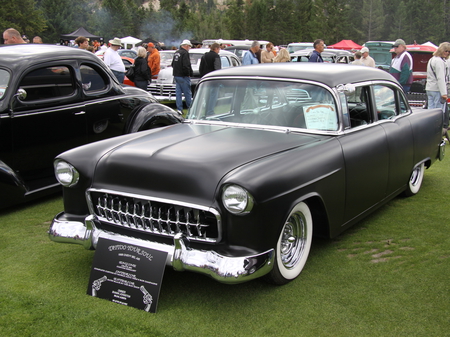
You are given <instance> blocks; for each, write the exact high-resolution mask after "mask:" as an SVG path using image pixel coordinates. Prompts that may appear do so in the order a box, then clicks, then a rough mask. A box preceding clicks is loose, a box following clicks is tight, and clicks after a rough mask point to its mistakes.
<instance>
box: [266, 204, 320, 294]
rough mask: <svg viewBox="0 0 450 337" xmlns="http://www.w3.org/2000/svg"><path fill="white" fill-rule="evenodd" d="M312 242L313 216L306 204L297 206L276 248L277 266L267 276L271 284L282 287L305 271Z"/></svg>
mask: <svg viewBox="0 0 450 337" xmlns="http://www.w3.org/2000/svg"><path fill="white" fill-rule="evenodd" d="M311 242H312V216H311V211H310V210H309V207H308V205H307V204H305V203H304V202H301V203H299V204H297V205H296V206H295V207H294V208H293V209H292V211H291V213H290V214H289V216H288V218H287V220H286V222H285V224H284V225H283V228H282V229H281V233H280V236H279V238H278V242H277V247H276V257H275V265H274V266H273V269H272V271H271V272H270V273H269V274H267V280H268V281H269V282H271V283H274V284H278V285H282V284H286V283H288V282H290V281H292V280H293V279H295V278H296V277H297V276H298V275H299V274H300V273H301V271H302V270H303V267H304V266H305V263H306V260H307V259H308V255H309V251H310V249H311Z"/></svg>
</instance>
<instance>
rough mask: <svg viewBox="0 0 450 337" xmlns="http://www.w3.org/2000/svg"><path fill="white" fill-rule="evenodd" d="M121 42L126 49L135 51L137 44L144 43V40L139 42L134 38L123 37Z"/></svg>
mask: <svg viewBox="0 0 450 337" xmlns="http://www.w3.org/2000/svg"><path fill="white" fill-rule="evenodd" d="M120 41H121V42H122V45H123V47H124V48H125V49H134V48H136V44H138V43H139V42H142V40H139V39H137V38H135V37H132V36H127V37H123V38H121V39H120Z"/></svg>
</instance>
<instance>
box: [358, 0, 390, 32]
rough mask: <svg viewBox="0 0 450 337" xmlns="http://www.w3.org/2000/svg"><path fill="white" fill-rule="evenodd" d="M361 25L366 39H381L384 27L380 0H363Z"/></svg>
mask: <svg viewBox="0 0 450 337" xmlns="http://www.w3.org/2000/svg"><path fill="white" fill-rule="evenodd" d="M361 14H362V25H363V28H364V31H365V33H366V35H365V36H366V39H367V40H369V41H370V40H376V41H377V40H381V37H382V34H383V28H384V18H385V17H384V11H383V3H382V1H381V0H364V1H363V6H362V12H361Z"/></svg>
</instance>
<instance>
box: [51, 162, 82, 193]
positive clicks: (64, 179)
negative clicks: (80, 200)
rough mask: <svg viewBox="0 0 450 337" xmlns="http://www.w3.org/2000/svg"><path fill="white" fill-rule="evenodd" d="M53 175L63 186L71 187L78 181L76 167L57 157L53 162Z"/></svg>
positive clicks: (78, 175)
mask: <svg viewBox="0 0 450 337" xmlns="http://www.w3.org/2000/svg"><path fill="white" fill-rule="evenodd" d="M54 167H55V176H56V179H58V181H59V183H60V184H61V185H63V186H64V187H72V186H75V185H76V184H77V183H78V179H79V178H80V174H79V173H78V171H77V169H76V168H75V167H73V166H72V165H70V164H69V163H68V162H65V161H64V160H61V159H58V160H56V161H55V163H54Z"/></svg>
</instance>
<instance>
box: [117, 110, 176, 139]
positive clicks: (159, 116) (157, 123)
mask: <svg viewBox="0 0 450 337" xmlns="http://www.w3.org/2000/svg"><path fill="white" fill-rule="evenodd" d="M181 122H183V117H181V116H180V115H178V113H177V112H176V111H175V110H173V109H171V108H169V107H168V106H166V105H163V104H161V103H150V104H146V105H141V106H139V107H137V108H136V109H135V110H134V111H133V114H132V116H131V118H130V119H129V120H128V121H127V124H126V126H125V133H133V132H137V131H143V130H150V129H155V128H159V127H162V126H167V125H172V124H178V123H181Z"/></svg>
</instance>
